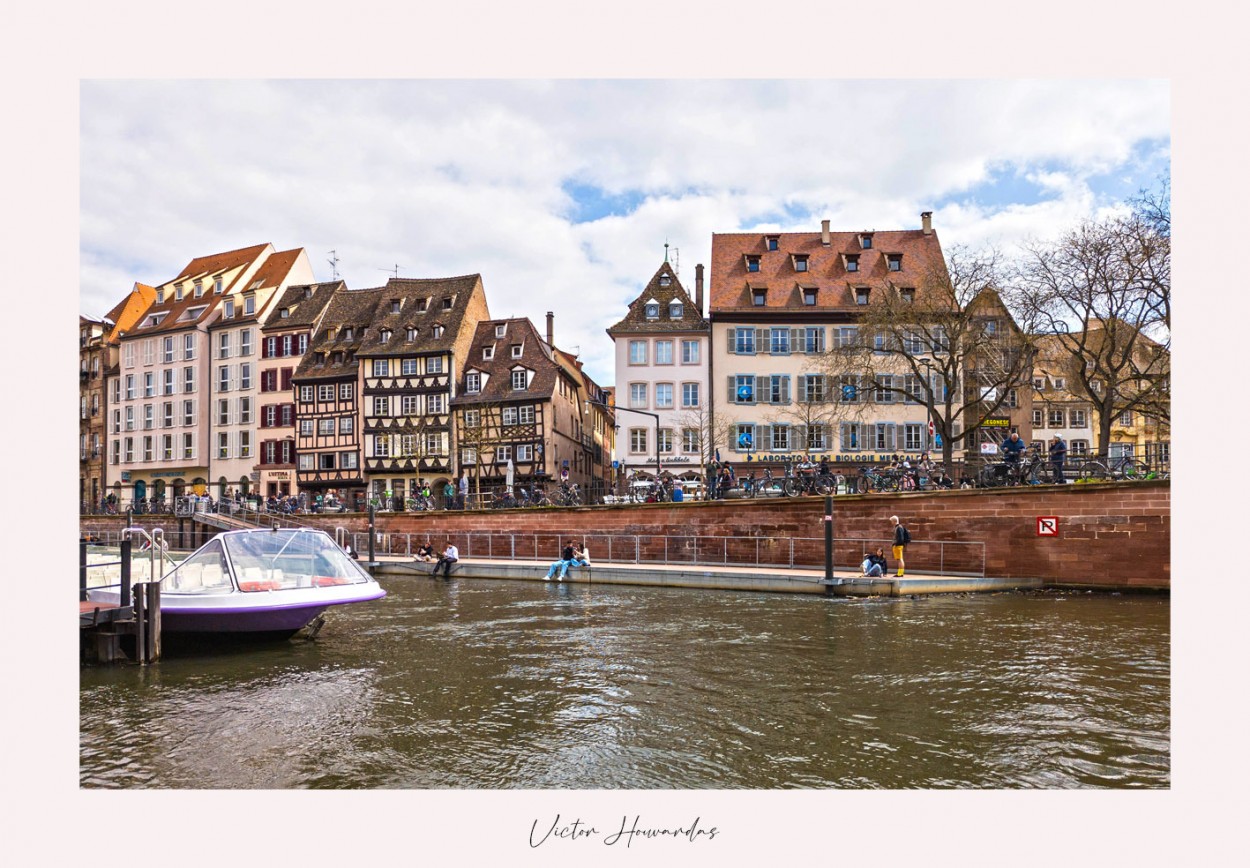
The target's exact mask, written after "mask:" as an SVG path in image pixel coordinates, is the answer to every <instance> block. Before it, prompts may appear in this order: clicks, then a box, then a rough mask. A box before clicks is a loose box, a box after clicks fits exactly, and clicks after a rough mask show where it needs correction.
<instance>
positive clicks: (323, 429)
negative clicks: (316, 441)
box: [317, 419, 334, 437]
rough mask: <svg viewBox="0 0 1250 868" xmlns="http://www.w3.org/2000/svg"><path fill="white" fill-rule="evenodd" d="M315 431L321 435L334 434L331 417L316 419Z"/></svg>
mask: <svg viewBox="0 0 1250 868" xmlns="http://www.w3.org/2000/svg"><path fill="white" fill-rule="evenodd" d="M317 433H318V434H320V435H321V436H322V437H331V436H333V435H334V420H333V419H318V420H317Z"/></svg>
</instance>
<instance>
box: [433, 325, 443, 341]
mask: <svg viewBox="0 0 1250 868" xmlns="http://www.w3.org/2000/svg"><path fill="white" fill-rule="evenodd" d="M433 333H434V337H436V338H441V337H442V336H443V327H442V326H441V325H436V326H434V329H433Z"/></svg>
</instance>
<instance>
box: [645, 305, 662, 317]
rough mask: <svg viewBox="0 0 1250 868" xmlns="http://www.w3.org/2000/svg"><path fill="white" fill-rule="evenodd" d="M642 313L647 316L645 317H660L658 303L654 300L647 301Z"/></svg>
mask: <svg viewBox="0 0 1250 868" xmlns="http://www.w3.org/2000/svg"><path fill="white" fill-rule="evenodd" d="M643 313H644V315H645V316H646V317H647V319H659V318H660V305H659V304H658V303H657V302H654V301H652V302H648V303H647V305H646V306H645V307H644V308H643Z"/></svg>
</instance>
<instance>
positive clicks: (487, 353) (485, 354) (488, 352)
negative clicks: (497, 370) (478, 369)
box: [482, 347, 495, 362]
mask: <svg viewBox="0 0 1250 868" xmlns="http://www.w3.org/2000/svg"><path fill="white" fill-rule="evenodd" d="M493 358H495V348H494V347H482V361H485V362H489V361H490V360H491V359H493Z"/></svg>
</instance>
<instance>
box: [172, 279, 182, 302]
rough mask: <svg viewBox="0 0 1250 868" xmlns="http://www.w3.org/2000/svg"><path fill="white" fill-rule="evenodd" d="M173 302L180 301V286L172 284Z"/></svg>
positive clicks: (179, 284)
mask: <svg viewBox="0 0 1250 868" xmlns="http://www.w3.org/2000/svg"><path fill="white" fill-rule="evenodd" d="M174 301H182V284H181V283H175V284H174Z"/></svg>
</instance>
